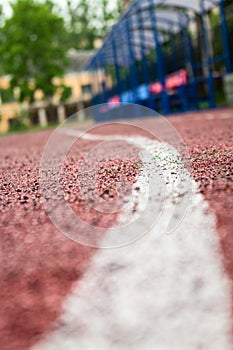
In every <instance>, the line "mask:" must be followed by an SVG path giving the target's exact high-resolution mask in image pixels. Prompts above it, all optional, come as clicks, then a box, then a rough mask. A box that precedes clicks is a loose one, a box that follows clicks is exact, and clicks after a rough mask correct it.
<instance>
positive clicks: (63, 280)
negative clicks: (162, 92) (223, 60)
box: [0, 109, 233, 350]
mask: <svg viewBox="0 0 233 350" xmlns="http://www.w3.org/2000/svg"><path fill="white" fill-rule="evenodd" d="M168 120H169V121H170V122H171V123H172V124H173V125H174V126H175V128H176V129H177V130H178V132H179V133H180V135H181V136H182V137H183V139H184V141H185V143H186V144H187V146H188V150H189V152H190V157H191V163H192V174H193V176H194V178H195V180H196V181H197V182H198V184H199V186H200V189H201V192H202V193H203V194H204V196H205V198H206V199H207V200H208V202H209V204H210V206H211V208H212V210H213V212H214V213H215V215H216V218H217V229H218V233H219V236H220V239H221V245H222V251H223V256H224V262H225V267H226V271H227V272H228V274H229V276H230V278H231V280H233V254H232V252H233V216H232V212H233V110H230V109H226V110H219V111H218V110H216V111H211V112H210V111H209V112H200V113H193V114H186V115H182V116H173V117H170V118H168ZM129 122H130V123H132V124H137V125H139V126H142V127H144V128H147V129H148V130H151V131H152V132H153V127H154V121H153V119H146V120H143V121H141V120H137V121H132V120H130V121H129ZM109 132H112V133H113V131H110V130H109ZM121 132H122V130H117V129H114V133H116V134H120V133H121ZM50 135H51V131H43V132H32V133H26V134H20V135H10V136H4V137H1V138H0V159H1V173H0V215H1V219H0V246H1V248H0V281H1V282H0V283H1V289H0V348H1V349H2V350H16V349H17V350H21V349H22V350H24V349H28V348H29V347H30V346H31V345H32V344H34V343H36V342H37V341H38V340H39V339H40V338H41V337H42V335H43V334H44V333H46V332H47V331H48V330H49V329H50V328H51V327H52V326H53V323H54V322H55V321H56V319H57V318H58V316H59V312H60V307H61V303H62V301H63V299H64V297H65V296H66V295H67V294H68V293H69V291H70V289H71V286H72V283H73V282H74V281H77V280H78V279H79V278H80V277H81V276H82V274H83V273H84V271H85V269H86V268H87V266H88V263H89V261H90V258H91V256H92V255H93V254H94V253H95V249H93V248H88V247H84V246H82V245H79V244H77V243H74V242H72V241H71V240H69V239H68V238H66V237H64V236H63V235H62V234H61V233H60V232H58V230H57V229H56V228H55V227H54V226H53V224H52V223H51V222H50V219H49V218H48V216H47V214H46V213H45V211H44V208H43V203H42V199H41V194H40V190H39V177H38V176H39V165H40V157H41V154H42V151H43V148H44V146H45V144H46V142H47V140H48V138H49V136H50ZM79 142H81V147H80V149H81V150H80V154H79V155H78V157H79V158H80V159H81V158H82V157H83V155H85V154H86V153H87V152H88V151H89V149H90V147H92V146H93V142H90V141H84V140H83V141H79ZM131 165H132V164H129V175H130V176H131V181H132V182H133V181H134V180H133V179H134V177H135V175H136V170H134V171H132V169H131ZM100 187H101V186H100ZM70 189H71V191H70ZM70 189H69V191H70V193H68V194H70V196H71V197H72V188H70ZM80 205H82V204H81V202H79V201H78V200H77V203H76V207H77V208H79V207H80ZM88 216H90V213H89V214H87V217H88ZM101 220H102V219H101ZM104 220H105V219H104ZM106 220H107V221H106V222H105V223H104V224H103V225H104V227H108V226H110V225H111V220H110V221H108V220H109V219H108V218H107V217H106Z"/></svg>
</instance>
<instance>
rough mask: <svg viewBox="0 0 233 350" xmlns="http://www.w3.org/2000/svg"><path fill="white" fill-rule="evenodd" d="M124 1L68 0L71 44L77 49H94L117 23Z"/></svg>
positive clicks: (68, 25)
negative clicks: (97, 42) (96, 42)
mask: <svg viewBox="0 0 233 350" xmlns="http://www.w3.org/2000/svg"><path fill="white" fill-rule="evenodd" d="M121 1H122V0H114V1H109V0H95V1H91V0H78V1H77V2H76V3H74V2H73V1H71V0H66V5H67V12H68V21H67V27H68V31H69V35H70V37H69V43H70V46H71V47H72V48H75V49H86V50H87V49H93V48H94V46H95V41H96V40H97V39H103V38H104V37H105V36H106V35H107V33H108V32H109V31H110V29H111V27H112V25H113V24H114V23H115V22H116V21H117V19H118V17H119V15H120V12H121Z"/></svg>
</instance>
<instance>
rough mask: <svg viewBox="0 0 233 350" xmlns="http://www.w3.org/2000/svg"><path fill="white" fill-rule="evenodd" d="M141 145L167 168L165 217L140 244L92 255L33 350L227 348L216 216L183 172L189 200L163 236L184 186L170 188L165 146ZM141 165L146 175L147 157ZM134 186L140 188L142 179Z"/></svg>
mask: <svg viewBox="0 0 233 350" xmlns="http://www.w3.org/2000/svg"><path fill="white" fill-rule="evenodd" d="M76 136H77V135H76ZM85 137H87V136H85ZM91 137H92V136H91ZM99 137H101V136H100V135H99ZM111 139H112V137H111ZM140 140H141V141H140V142H142V143H143V142H144V144H145V146H146V147H151V151H153V152H155V156H156V154H160V155H161V154H162V159H161V160H160V161H161V162H165V163H166V169H165V170H164V171H165V175H163V176H165V177H166V178H167V179H168V183H167V189H166V195H165V197H164V199H163V201H164V203H163V204H164V207H163V212H162V213H161V215H160V217H159V219H158V221H157V223H156V225H154V226H153V227H152V228H151V230H150V232H148V233H147V234H146V235H144V236H143V237H142V238H141V239H140V240H138V241H136V242H134V243H132V244H130V245H128V246H125V247H121V248H118V249H109V250H104V249H102V250H99V251H98V252H97V253H96V255H95V256H94V258H93V260H92V262H91V265H90V268H89V270H88V271H87V272H86V274H85V276H84V277H83V278H82V280H81V281H78V282H77V284H76V285H74V288H73V290H72V293H71V294H70V295H69V296H68V297H67V299H66V300H65V302H64V305H63V312H62V314H61V318H60V320H59V321H58V323H57V325H56V327H55V330H53V331H52V332H50V333H49V334H48V335H47V336H46V337H45V338H44V339H43V340H42V341H41V342H39V343H37V344H36V345H35V346H34V347H33V350H55V349H56V350H64V349H66V350H76V349H81V350H94V349H101V350H131V349H133V350H171V349H173V350H201V349H205V350H206V349H211V350H231V349H232V339H231V329H232V323H231V316H232V315H231V284H230V282H229V280H228V277H227V275H226V273H225V272H224V267H223V263H222V258H221V253H220V247H219V240H218V235H217V233H216V231H215V219H214V216H213V215H212V214H211V213H210V211H209V209H208V204H207V203H206V202H205V201H204V199H203V197H202V195H201V194H200V193H198V188H197V185H196V183H195V181H194V180H192V179H191V178H190V177H189V174H188V173H187V171H186V170H185V169H183V172H184V174H185V178H186V179H187V177H189V180H190V181H191V183H192V187H193V196H192V198H191V203H190V206H189V208H188V210H187V213H186V215H185V217H184V219H183V221H182V222H181V223H180V224H179V225H178V226H177V228H176V230H175V231H174V232H173V233H172V234H170V235H168V234H165V231H166V229H167V224H168V218H169V217H170V216H171V212H174V211H175V210H176V208H175V207H176V206H178V208H179V205H181V203H182V200H181V198H182V197H183V196H185V195H186V190H187V188H185V186H184V187H183V188H182V186H176V184H175V185H173V181H174V183H175V177H174V176H172V175H171V173H173V170H174V162H169V161H167V159H170V154H169V150H168V151H166V149H167V147H166V146H164V145H161V144H160V145H159V144H158V142H156V141H151V140H150V141H149V140H145V139H142V138H141V139H140ZM158 147H162V151H161V149H159V150H158ZM156 152H157V153H156ZM161 152H162V153H161ZM166 152H167V153H166ZM142 158H143V154H142ZM143 161H144V164H145V165H144V167H145V171H149V164H147V162H146V158H145V159H144V158H143ZM179 166H180V169H181V168H182V165H179ZM150 171H153V170H152V169H150ZM185 178H184V183H185ZM138 184H139V186H143V181H142V179H140V177H139V179H138ZM169 186H170V189H169ZM174 189H175V196H174V197H172V194H174ZM169 193H170V195H169ZM181 209H182V208H181ZM155 214H156V213H155ZM151 215H153V213H151ZM107 236H108V233H106V236H105V237H104V238H103V240H106V239H107Z"/></svg>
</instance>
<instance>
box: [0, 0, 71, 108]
mask: <svg viewBox="0 0 233 350" xmlns="http://www.w3.org/2000/svg"><path fill="white" fill-rule="evenodd" d="M11 6H12V15H11V17H10V18H8V19H6V20H5V21H4V23H3V25H2V28H1V36H0V41H1V45H0V55H1V61H2V68H3V70H4V72H5V73H7V74H10V76H11V88H12V90H13V89H14V88H16V87H17V88H18V91H19V100H20V101H24V100H28V101H29V102H32V101H33V99H34V93H35V91H36V90H38V89H39V90H42V91H43V93H44V96H45V98H51V97H52V96H53V95H54V93H55V92H56V90H57V88H58V87H57V86H55V85H54V83H53V78H54V77H62V76H63V73H64V68H65V67H66V65H67V64H68V58H67V47H66V45H65V44H64V42H65V40H64V38H65V36H66V29H65V26H64V20H63V18H62V17H61V16H59V15H58V14H57V13H56V12H55V10H54V5H53V3H52V1H50V0H45V1H44V2H43V3H42V2H41V1H40V2H39V1H38V0H15V1H14V2H13V3H11Z"/></svg>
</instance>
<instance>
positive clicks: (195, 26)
mask: <svg viewBox="0 0 233 350" xmlns="http://www.w3.org/2000/svg"><path fill="white" fill-rule="evenodd" d="M232 35H233V1H232V0H229V1H228V0H226V1H223V0H212V1H206V0H201V1H199V0H194V1H193V2H192V4H189V3H188V1H185V0H178V1H173V0H165V1H159V0H140V1H126V0H111V1H108V0H95V1H91V0H88V1H86V0H77V1H74V0H64V1H63V0H13V1H8V0H3V2H2V4H1V7H0V133H3V134H4V133H7V132H11V131H19V130H26V129H30V128H45V127H48V126H53V125H56V124H57V123H59V122H62V121H63V120H64V119H65V118H67V117H69V116H70V115H72V114H74V113H75V112H77V111H79V110H82V109H83V108H85V107H88V106H90V105H93V104H99V103H108V104H109V109H110V110H111V109H112V108H113V107H114V108H115V107H116V106H117V103H118V102H126V103H132V102H133V103H138V104H141V105H144V106H147V107H150V108H153V109H155V110H157V111H159V112H161V113H163V114H170V113H176V112H180V111H182V112H186V111H189V110H193V109H203V108H215V107H217V106H228V105H231V104H232V101H233V76H232V66H233V42H232V40H231V38H232ZM116 115H117V114H116ZM80 116H81V114H80ZM94 117H95V119H96V120H97V121H101V120H106V117H104V116H103V111H101V113H100V115H96V116H94ZM108 117H109V115H108V116H107V118H108ZM80 118H81V117H80Z"/></svg>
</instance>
